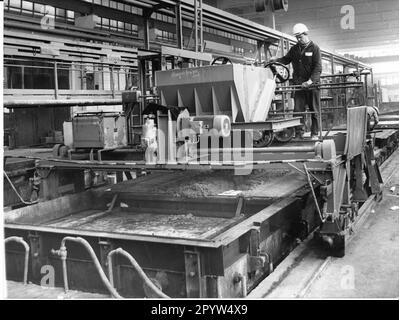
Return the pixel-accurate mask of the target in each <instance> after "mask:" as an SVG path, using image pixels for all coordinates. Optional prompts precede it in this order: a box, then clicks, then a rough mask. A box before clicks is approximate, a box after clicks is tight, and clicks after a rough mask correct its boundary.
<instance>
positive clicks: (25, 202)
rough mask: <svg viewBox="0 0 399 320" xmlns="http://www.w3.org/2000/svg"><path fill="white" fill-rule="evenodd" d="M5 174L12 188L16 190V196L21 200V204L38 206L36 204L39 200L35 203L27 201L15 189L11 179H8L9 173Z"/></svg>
mask: <svg viewBox="0 0 399 320" xmlns="http://www.w3.org/2000/svg"><path fill="white" fill-rule="evenodd" d="M3 173H4V175H5V177H6V178H7V180H8V182H9V184H10V185H11V188H12V189H13V190H14V192H15V194H16V195H17V196H18V198H19V200H21V202H22V203H23V204H26V205H31V204H36V203H38V202H39V201H38V200H35V201H32V202H28V201H25V200H24V199H23V198H22V196H21V195H20V194H19V193H18V191H17V189H16V188H15V186H14V184H13V183H12V182H11V179H10V178H9V177H8V175H7V173H6V172H5V171H3Z"/></svg>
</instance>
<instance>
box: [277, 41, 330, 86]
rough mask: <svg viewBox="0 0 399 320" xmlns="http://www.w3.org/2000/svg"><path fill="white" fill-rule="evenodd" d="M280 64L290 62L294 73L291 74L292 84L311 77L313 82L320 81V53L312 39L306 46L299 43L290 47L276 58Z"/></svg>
mask: <svg viewBox="0 0 399 320" xmlns="http://www.w3.org/2000/svg"><path fill="white" fill-rule="evenodd" d="M277 62H280V63H282V64H289V63H292V67H293V69H294V74H293V76H292V78H293V82H294V84H302V83H303V82H305V81H308V80H309V79H311V80H312V81H313V83H318V82H320V74H321V69H322V65H321V53H320V48H319V46H318V45H317V44H315V43H313V42H312V41H310V42H309V44H308V45H307V46H306V47H301V46H300V45H299V43H297V44H295V45H294V46H293V47H291V49H290V51H288V53H287V54H286V55H285V56H284V57H282V58H279V59H278V60H277Z"/></svg>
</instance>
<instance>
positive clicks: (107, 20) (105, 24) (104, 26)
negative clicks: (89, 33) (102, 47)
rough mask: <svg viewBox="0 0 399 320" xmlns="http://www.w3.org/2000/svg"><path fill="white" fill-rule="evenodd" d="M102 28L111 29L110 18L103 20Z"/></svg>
mask: <svg viewBox="0 0 399 320" xmlns="http://www.w3.org/2000/svg"><path fill="white" fill-rule="evenodd" d="M101 28H102V29H106V30H108V29H109V19H108V18H101Z"/></svg>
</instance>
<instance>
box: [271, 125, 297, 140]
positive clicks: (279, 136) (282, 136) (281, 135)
mask: <svg viewBox="0 0 399 320" xmlns="http://www.w3.org/2000/svg"><path fill="white" fill-rule="evenodd" d="M294 136H295V128H294V127H291V128H286V129H284V130H283V131H279V132H275V133H274V137H275V138H276V140H277V141H279V142H289V141H291V140H292V138H294Z"/></svg>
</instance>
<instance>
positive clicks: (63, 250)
mask: <svg viewBox="0 0 399 320" xmlns="http://www.w3.org/2000/svg"><path fill="white" fill-rule="evenodd" d="M66 241H73V242H77V243H80V244H82V245H83V246H84V247H85V248H86V249H87V251H88V252H89V254H90V257H91V258H92V260H93V262H94V266H95V267H96V269H97V271H98V273H99V275H100V278H101V280H102V282H103V284H104V285H105V287H106V288H107V289H108V291H109V293H110V294H111V296H112V297H114V298H117V299H123V297H122V296H121V295H119V293H118V292H117V291H116V290H115V289H114V287H113V286H112V285H111V284H110V282H109V281H108V279H107V276H106V275H105V273H104V271H103V269H102V267H101V264H100V262H99V261H98V259H97V256H96V254H95V252H94V250H93V248H92V247H91V246H90V244H89V243H88V242H87V241H86V240H85V239H83V238H81V237H64V238H63V239H62V241H61V246H60V249H59V250H54V249H51V253H52V254H55V255H58V256H60V257H61V260H62V273H63V277H64V289H65V293H67V292H68V290H69V287H68V277H67V276H68V275H67V264H66V258H67V250H66V246H65V242H66Z"/></svg>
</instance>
